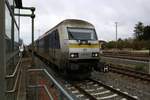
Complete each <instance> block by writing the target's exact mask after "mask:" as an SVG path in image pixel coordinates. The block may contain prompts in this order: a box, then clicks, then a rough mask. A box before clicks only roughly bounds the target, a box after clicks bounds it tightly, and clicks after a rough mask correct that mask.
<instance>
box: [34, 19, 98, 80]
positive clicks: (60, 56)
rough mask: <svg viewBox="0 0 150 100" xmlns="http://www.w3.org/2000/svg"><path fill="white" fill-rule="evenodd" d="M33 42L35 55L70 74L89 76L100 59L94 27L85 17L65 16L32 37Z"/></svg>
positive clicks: (78, 76) (79, 76)
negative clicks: (45, 30)
mask: <svg viewBox="0 0 150 100" xmlns="http://www.w3.org/2000/svg"><path fill="white" fill-rule="evenodd" d="M34 45H35V49H34V51H35V53H36V55H38V56H40V57H42V58H44V59H46V60H47V61H49V62H51V63H53V64H54V65H56V67H57V69H58V70H59V72H62V73H66V74H67V75H69V76H71V77H77V78H81V79H82V78H87V77H89V76H90V75H91V72H92V70H93V69H94V68H95V67H97V66H98V63H99V60H100V54H99V52H100V44H99V41H98V37H97V34H96V31H95V28H94V26H93V25H92V24H91V23H89V22H87V21H84V20H79V19H66V20H64V21H62V22H60V23H59V24H58V25H56V26H55V27H53V28H52V29H50V30H48V31H47V32H46V33H44V34H43V35H42V36H40V37H39V38H38V39H37V40H35V42H34Z"/></svg>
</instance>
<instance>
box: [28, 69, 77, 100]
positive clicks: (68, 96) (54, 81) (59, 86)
mask: <svg viewBox="0 0 150 100" xmlns="http://www.w3.org/2000/svg"><path fill="white" fill-rule="evenodd" d="M28 71H29V72H32V71H44V72H45V73H46V74H47V76H48V77H49V78H50V79H51V80H52V81H53V83H54V84H55V85H56V86H57V87H58V89H60V91H62V92H63V93H64V95H65V96H66V97H67V98H68V99H69V100H74V99H73V98H72V97H71V96H70V95H69V94H68V93H67V91H66V90H64V89H63V88H62V86H61V85H60V84H59V83H58V82H57V81H56V80H55V79H54V78H53V77H52V76H51V75H50V74H49V72H48V71H47V70H46V69H28Z"/></svg>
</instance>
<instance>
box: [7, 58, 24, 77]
mask: <svg viewBox="0 0 150 100" xmlns="http://www.w3.org/2000/svg"><path fill="white" fill-rule="evenodd" d="M20 62H21V57H20V59H19V61H18V63H17V65H16V68H15V70H14V72H13V73H12V74H11V75H6V78H13V77H14V76H15V75H16V73H17V70H18V67H19V65H20Z"/></svg>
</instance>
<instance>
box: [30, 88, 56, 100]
mask: <svg viewBox="0 0 150 100" xmlns="http://www.w3.org/2000/svg"><path fill="white" fill-rule="evenodd" d="M28 87H29V88H36V87H44V89H45V91H46V93H47V94H48V96H49V98H50V100H54V99H53V97H52V95H51V94H50V92H49V90H48V88H47V86H46V85H29V86H28Z"/></svg>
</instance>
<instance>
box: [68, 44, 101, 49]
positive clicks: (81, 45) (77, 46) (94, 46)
mask: <svg viewBox="0 0 150 100" xmlns="http://www.w3.org/2000/svg"><path fill="white" fill-rule="evenodd" d="M99 47H100V46H99V44H91V45H89V44H69V48H99Z"/></svg>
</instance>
